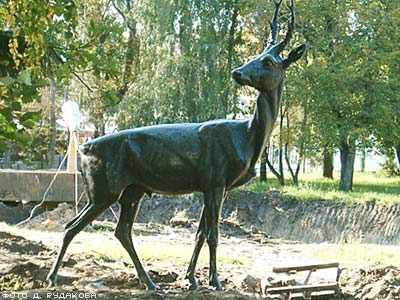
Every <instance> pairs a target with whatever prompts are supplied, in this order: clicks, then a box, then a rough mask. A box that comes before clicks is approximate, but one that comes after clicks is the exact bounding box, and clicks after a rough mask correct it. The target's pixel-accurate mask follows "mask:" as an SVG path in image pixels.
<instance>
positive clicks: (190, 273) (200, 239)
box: [185, 206, 207, 290]
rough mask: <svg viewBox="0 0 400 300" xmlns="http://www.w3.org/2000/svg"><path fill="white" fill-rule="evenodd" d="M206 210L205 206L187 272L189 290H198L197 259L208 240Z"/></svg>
mask: <svg viewBox="0 0 400 300" xmlns="http://www.w3.org/2000/svg"><path fill="white" fill-rule="evenodd" d="M205 225H206V222H205V210H204V206H203V209H202V211H201V217H200V223H199V227H198V229H197V233H196V245H195V247H194V251H193V254H192V258H191V260H190V264H189V267H188V269H187V272H186V277H185V278H186V279H188V280H189V290H195V289H197V283H196V279H195V278H194V275H195V272H196V265H197V259H198V258H199V254H200V250H201V248H202V247H203V244H204V241H205V240H206V234H207V228H206V227H205Z"/></svg>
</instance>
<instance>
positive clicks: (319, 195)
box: [241, 173, 400, 205]
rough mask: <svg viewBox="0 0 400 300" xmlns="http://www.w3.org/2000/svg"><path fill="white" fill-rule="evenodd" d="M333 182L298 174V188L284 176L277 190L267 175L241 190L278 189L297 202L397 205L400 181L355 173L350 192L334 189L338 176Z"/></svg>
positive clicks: (336, 187) (312, 174) (275, 182)
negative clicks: (281, 184)
mask: <svg viewBox="0 0 400 300" xmlns="http://www.w3.org/2000/svg"><path fill="white" fill-rule="evenodd" d="M334 177H335V179H334V180H331V179H325V178H322V176H321V174H316V173H306V174H300V178H299V179H300V183H299V186H294V185H293V184H292V183H291V179H290V177H289V176H288V175H287V176H286V185H285V186H284V187H281V186H280V185H279V183H278V180H277V179H276V178H275V177H273V175H270V177H269V178H268V180H267V183H261V182H260V181H259V180H258V179H257V180H256V181H255V182H253V183H251V184H249V185H246V186H244V187H242V188H241V189H242V190H246V191H252V192H261V193H264V192H268V191H271V190H279V191H281V192H282V193H283V195H284V196H286V197H289V198H295V199H298V200H322V199H323V200H333V201H344V202H356V203H363V202H368V201H375V202H376V203H379V204H382V205H393V204H400V178H399V177H397V178H387V177H384V176H383V175H382V174H381V173H355V174H354V183H353V191H352V192H341V191H339V190H338V186H339V174H335V176H334Z"/></svg>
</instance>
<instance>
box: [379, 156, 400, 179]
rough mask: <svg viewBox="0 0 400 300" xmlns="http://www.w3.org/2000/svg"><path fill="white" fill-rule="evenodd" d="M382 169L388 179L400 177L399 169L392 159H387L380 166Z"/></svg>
mask: <svg viewBox="0 0 400 300" xmlns="http://www.w3.org/2000/svg"><path fill="white" fill-rule="evenodd" d="M382 169H383V171H384V172H385V173H386V174H387V175H388V176H389V177H400V167H399V166H398V165H397V163H396V162H395V161H394V160H392V159H387V160H386V161H385V162H384V163H383V164H382Z"/></svg>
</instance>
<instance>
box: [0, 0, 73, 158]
mask: <svg viewBox="0 0 400 300" xmlns="http://www.w3.org/2000/svg"><path fill="white" fill-rule="evenodd" d="M0 19H1V20H2V21H1V22H0V45H1V48H0V61H1V63H0V64H1V71H0V151H4V150H5V149H6V148H7V145H9V144H11V143H12V144H14V146H17V147H19V146H20V145H24V144H27V143H28V142H29V140H30V136H29V135H28V134H27V130H28V129H31V128H33V127H34V126H35V123H36V122H38V120H39V117H40V111H27V110H26V109H25V107H26V106H27V105H28V104H29V103H32V102H35V101H37V100H38V99H39V88H40V87H41V86H43V85H44V84H45V78H46V75H47V70H48V69H51V68H52V69H53V70H57V72H58V73H59V74H62V73H63V72H64V75H65V70H63V68H62V67H59V66H58V67H57V66H55V65H54V62H55V61H56V60H57V59H60V56H61V55H62V56H63V57H68V55H67V53H66V52H65V51H62V48H61V47H59V46H60V45H61V44H63V43H65V38H67V37H71V36H72V35H73V34H74V27H75V26H76V23H77V20H76V8H75V5H74V2H73V1H72V0H71V1H69V0H66V1H53V2H51V3H50V2H48V1H21V0H10V1H8V2H7V3H4V4H3V3H1V4H0ZM5 28H7V30H8V31H5ZM57 51H58V52H57ZM52 64H53V65H52ZM60 77H62V76H61V75H60Z"/></svg>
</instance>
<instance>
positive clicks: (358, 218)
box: [137, 191, 400, 245]
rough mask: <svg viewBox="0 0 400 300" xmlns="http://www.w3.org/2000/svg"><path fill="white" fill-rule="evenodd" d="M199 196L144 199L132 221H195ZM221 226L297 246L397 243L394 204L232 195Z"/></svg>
mask: <svg viewBox="0 0 400 300" xmlns="http://www.w3.org/2000/svg"><path fill="white" fill-rule="evenodd" d="M201 206H202V199H201V196H199V195H187V196H181V197H166V196H158V195H154V196H153V197H152V198H151V199H150V198H145V199H144V200H143V203H142V207H141V210H140V213H139V216H138V219H137V222H153V223H161V224H167V223H169V221H170V220H171V218H173V217H174V216H176V215H180V216H182V215H183V216H185V217H186V218H187V219H192V218H194V219H197V218H198V217H199V214H200V211H201ZM222 219H223V222H228V223H231V224H236V225H239V226H240V227H241V228H243V229H244V230H250V229H251V230H254V229H256V230H260V231H263V232H265V233H266V234H268V235H270V236H271V237H274V238H282V239H288V240H297V241H303V242H307V243H309V242H312V243H320V242H362V243H375V244H389V245H394V244H400V205H394V206H383V205H377V204H376V203H375V202H367V203H365V204H356V203H351V204H349V203H344V202H337V201H327V200H312V201H309V200H308V201H299V200H296V199H287V198H285V197H283V196H282V194H281V193H280V192H268V193H263V194H261V193H252V192H243V191H241V192H238V193H235V194H234V195H233V196H228V198H227V199H226V201H225V203H224V206H223V208H222Z"/></svg>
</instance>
